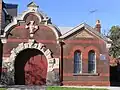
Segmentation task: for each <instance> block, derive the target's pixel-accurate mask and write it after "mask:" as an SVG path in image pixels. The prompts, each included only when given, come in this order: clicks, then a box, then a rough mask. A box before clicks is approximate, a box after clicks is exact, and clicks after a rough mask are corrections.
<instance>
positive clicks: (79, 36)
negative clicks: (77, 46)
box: [76, 30, 94, 38]
mask: <svg viewBox="0 0 120 90" xmlns="http://www.w3.org/2000/svg"><path fill="white" fill-rule="evenodd" d="M76 38H94V37H93V36H92V35H90V34H89V33H88V32H86V31H85V30H82V31H81V32H80V33H79V34H78V35H76Z"/></svg>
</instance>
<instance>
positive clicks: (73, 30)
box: [60, 23, 85, 39]
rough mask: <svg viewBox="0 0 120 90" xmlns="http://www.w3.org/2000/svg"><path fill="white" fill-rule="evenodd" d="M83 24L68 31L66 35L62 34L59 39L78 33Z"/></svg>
mask: <svg viewBox="0 0 120 90" xmlns="http://www.w3.org/2000/svg"><path fill="white" fill-rule="evenodd" d="M84 26H85V24H84V23H82V24H80V25H79V26H77V27H75V28H73V29H72V30H70V31H68V32H67V33H65V34H63V35H62V36H61V37H60V38H61V39H63V38H66V37H67V36H69V35H71V34H72V33H74V32H76V31H78V30H79V29H81V28H82V27H84Z"/></svg>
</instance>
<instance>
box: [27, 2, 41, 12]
mask: <svg viewBox="0 0 120 90" xmlns="http://www.w3.org/2000/svg"><path fill="white" fill-rule="evenodd" d="M27 7H28V9H34V10H37V9H38V8H39V6H38V5H36V3H35V2H34V1H32V2H31V3H29V4H28V5H27Z"/></svg>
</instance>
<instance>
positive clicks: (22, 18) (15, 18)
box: [0, 9, 61, 39]
mask: <svg viewBox="0 0 120 90" xmlns="http://www.w3.org/2000/svg"><path fill="white" fill-rule="evenodd" d="M29 13H34V14H35V15H36V16H37V17H38V18H39V21H40V22H41V21H42V20H43V21H47V20H48V17H47V16H45V15H44V14H43V13H42V12H39V11H38V10H35V11H34V10H33V9H29V10H28V11H26V12H23V13H22V14H21V15H19V16H17V17H13V21H12V22H11V23H10V24H8V25H7V26H6V27H5V29H4V34H3V35H1V36H0V37H4V38H5V37H7V34H8V33H9V32H10V31H11V29H10V28H11V27H13V26H15V25H17V24H18V22H19V21H23V20H24V17H25V16H26V15H27V14H29ZM41 17H43V19H42V18H41ZM46 26H48V27H50V28H51V29H52V30H53V32H54V33H55V35H56V39H58V38H59V37H60V35H59V33H61V32H60V30H59V29H58V28H57V27H56V26H54V25H53V24H49V25H47V24H46ZM58 32H59V33H58Z"/></svg>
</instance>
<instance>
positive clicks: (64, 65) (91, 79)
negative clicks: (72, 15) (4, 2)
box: [1, 3, 110, 86]
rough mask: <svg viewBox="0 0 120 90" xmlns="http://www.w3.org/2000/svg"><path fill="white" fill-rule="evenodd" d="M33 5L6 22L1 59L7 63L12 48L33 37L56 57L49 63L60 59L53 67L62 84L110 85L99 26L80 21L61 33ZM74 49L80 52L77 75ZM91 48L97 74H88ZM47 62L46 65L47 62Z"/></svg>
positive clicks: (106, 54)
mask: <svg viewBox="0 0 120 90" xmlns="http://www.w3.org/2000/svg"><path fill="white" fill-rule="evenodd" d="M33 4H34V3H31V5H29V6H30V7H28V11H26V12H24V13H23V14H22V15H21V16H18V17H16V18H15V20H13V21H12V22H11V26H10V25H7V26H6V27H5V29H4V33H3V35H2V36H1V41H2V42H1V43H3V48H2V49H1V52H2V54H1V55H2V60H3V61H2V62H3V63H6V62H10V61H11V60H10V57H11V54H14V53H12V52H13V51H14V52H15V50H14V49H17V47H18V46H19V45H20V44H22V43H26V45H27V43H28V42H29V40H34V41H35V43H42V44H44V45H45V47H46V48H48V49H50V50H51V52H52V54H51V55H52V57H51V58H57V59H54V62H52V63H56V62H57V61H56V60H58V59H59V60H60V61H59V65H57V66H55V67H57V68H54V70H55V72H57V73H59V78H60V83H61V85H78V86H83V85H85V86H92V85H95V86H109V85H110V80H109V76H110V75H109V59H108V52H107V49H106V43H107V41H106V40H105V39H104V38H103V37H102V36H101V34H100V28H101V27H100V28H98V27H97V28H98V29H99V30H98V31H99V32H98V31H97V30H96V29H94V28H92V27H90V26H88V25H87V24H81V25H79V26H77V27H75V28H74V29H72V30H70V31H69V32H68V33H66V34H63V35H62V34H61V32H60V31H59V29H58V28H57V26H54V25H53V24H52V22H51V20H50V18H48V17H47V16H45V15H44V14H43V13H41V12H38V11H37V8H38V7H36V6H35V7H32V6H33ZM31 21H34V23H32V24H33V25H36V26H37V29H35V28H36V27H35V26H34V27H33V26H32V27H29V25H30V24H31V23H30V22H31ZM26 25H27V28H26ZM30 28H31V29H30ZM91 29H92V30H91ZM30 30H33V33H30ZM95 30H96V31H95ZM96 32H97V33H96ZM31 34H32V36H31ZM1 45H2V44H1ZM37 45H38V44H37ZM23 46H25V45H23ZM27 47H29V46H27ZM21 48H23V47H21ZM30 48H31V47H30ZM25 49H27V48H25ZM76 50H79V51H81V53H82V73H80V74H77V75H76V74H74V52H75V51H76ZM90 50H94V51H95V55H96V73H88V52H89V51H90ZM44 52H45V51H44ZM15 55H17V54H15ZM100 55H104V56H105V60H101V59H100ZM47 63H48V64H49V62H47ZM58 66H59V68H58ZM11 68H12V67H11ZM48 68H49V67H48ZM47 75H49V73H47ZM48 77H49V76H48ZM13 82H14V81H13ZM46 82H47V81H46Z"/></svg>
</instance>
